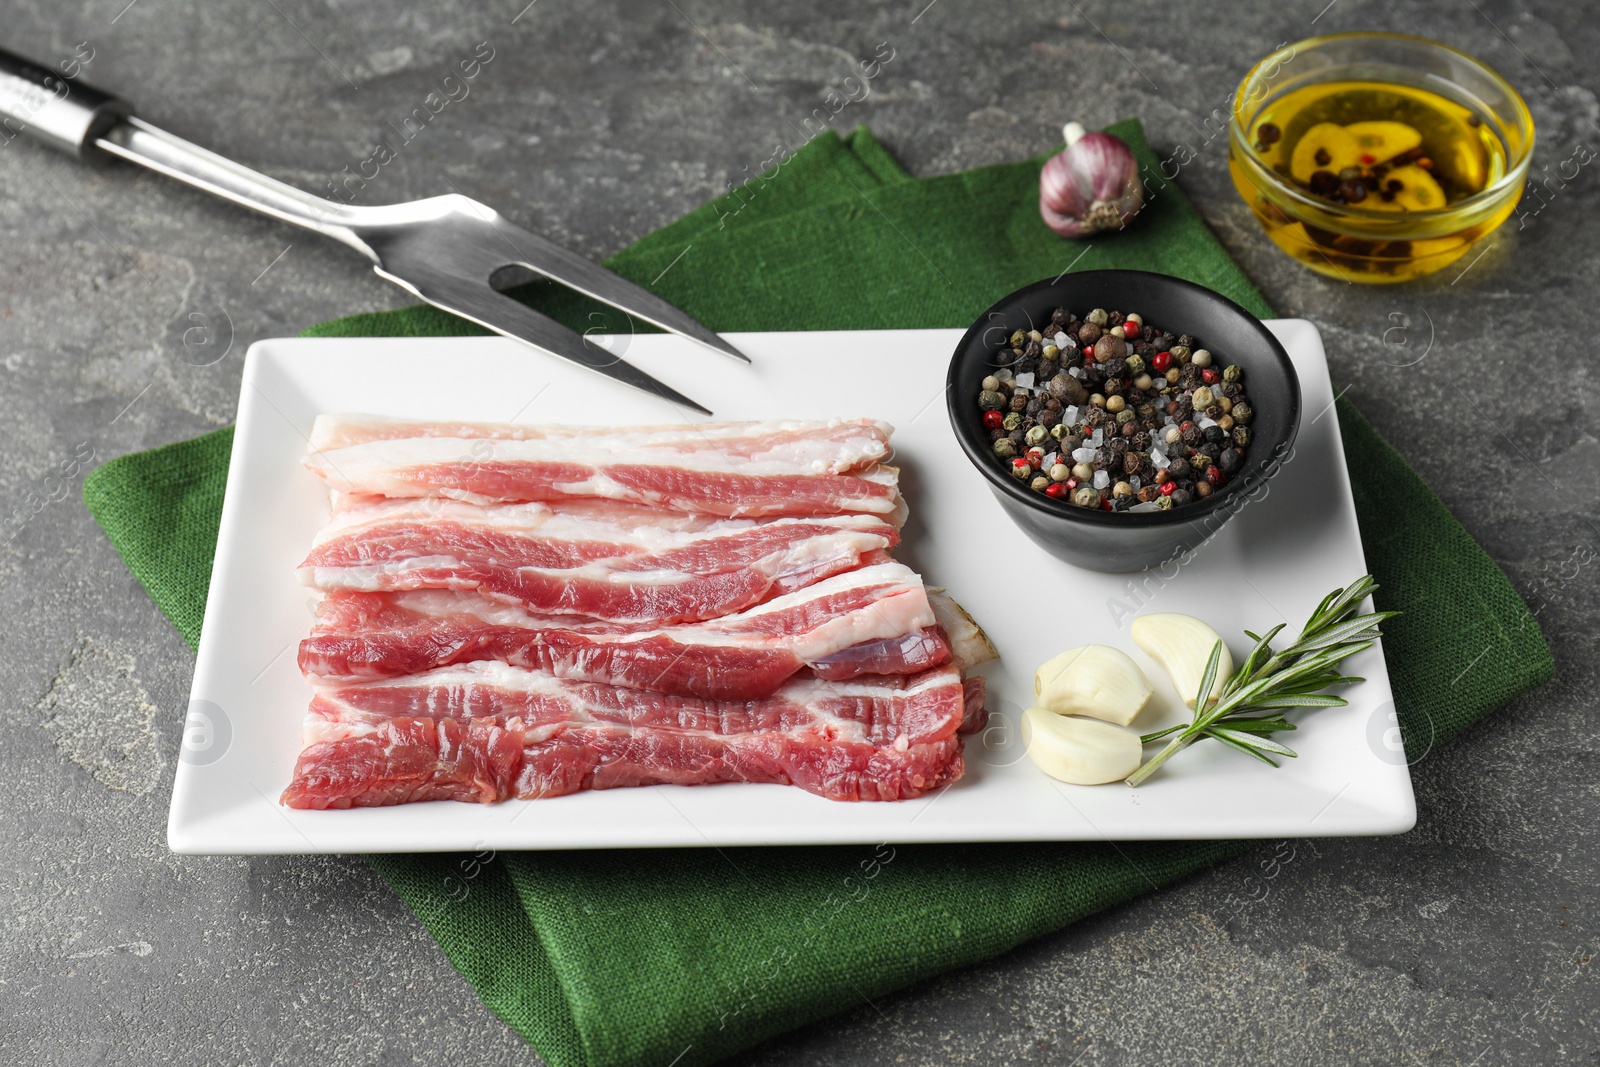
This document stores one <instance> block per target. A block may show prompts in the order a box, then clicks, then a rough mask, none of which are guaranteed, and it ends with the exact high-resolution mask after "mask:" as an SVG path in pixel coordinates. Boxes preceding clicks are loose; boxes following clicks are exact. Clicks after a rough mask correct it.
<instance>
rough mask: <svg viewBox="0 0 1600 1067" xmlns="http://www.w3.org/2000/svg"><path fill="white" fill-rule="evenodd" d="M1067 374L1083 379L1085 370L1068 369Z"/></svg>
mask: <svg viewBox="0 0 1600 1067" xmlns="http://www.w3.org/2000/svg"><path fill="white" fill-rule="evenodd" d="M1067 373H1068V374H1070V375H1072V376H1073V377H1074V378H1082V377H1083V368H1082V367H1068V368H1067Z"/></svg>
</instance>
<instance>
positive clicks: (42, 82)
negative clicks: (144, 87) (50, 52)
mask: <svg viewBox="0 0 1600 1067" xmlns="http://www.w3.org/2000/svg"><path fill="white" fill-rule="evenodd" d="M128 113H129V108H128V105H127V104H126V103H124V102H123V101H121V100H119V99H117V98H116V97H114V96H112V95H111V94H110V93H103V92H101V91H100V90H99V89H96V88H94V87H93V86H89V85H85V84H84V83H83V82H80V81H78V80H76V79H73V78H68V77H65V76H64V75H62V74H60V73H58V72H56V71H54V70H51V69H50V68H49V67H41V66H40V65H39V64H37V63H35V62H33V61H32V60H29V59H24V58H23V57H22V56H19V55H16V54H15V53H12V52H7V51H6V50H5V49H3V48H0V142H5V141H10V140H11V139H12V138H13V137H15V136H16V135H17V134H19V133H26V134H29V135H30V136H32V137H35V138H37V139H38V140H40V141H43V142H44V143H45V144H48V145H50V146H52V147H54V148H58V149H60V150H61V151H63V152H66V153H68V154H69V155H74V156H77V157H78V158H80V159H87V158H91V157H92V156H93V155H94V154H95V152H96V151H97V150H96V148H95V144H94V142H95V139H96V138H98V137H99V136H100V135H101V134H103V133H105V131H106V130H107V129H108V128H110V127H111V126H113V125H115V124H116V123H117V122H118V121H119V120H120V119H122V118H123V117H125V116H126V115H127V114H128Z"/></svg>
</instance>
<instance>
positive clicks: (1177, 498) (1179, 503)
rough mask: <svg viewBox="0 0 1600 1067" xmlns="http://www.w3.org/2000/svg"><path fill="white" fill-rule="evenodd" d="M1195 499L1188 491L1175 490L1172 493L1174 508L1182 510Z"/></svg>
mask: <svg viewBox="0 0 1600 1067" xmlns="http://www.w3.org/2000/svg"><path fill="white" fill-rule="evenodd" d="M1193 499H1194V494H1193V493H1191V492H1190V491H1189V490H1187V489H1174V490H1173V491H1172V506H1173V507H1175V508H1181V507H1183V506H1184V505H1185V504H1187V503H1189V501H1191V500H1193Z"/></svg>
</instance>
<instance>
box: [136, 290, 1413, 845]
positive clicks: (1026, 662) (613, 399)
mask: <svg viewBox="0 0 1600 1067" xmlns="http://www.w3.org/2000/svg"><path fill="white" fill-rule="evenodd" d="M1269 325H1270V326H1271V328H1272V330H1273V332H1275V333H1276V334H1277V335H1278V336H1279V337H1280V338H1281V339H1282V340H1283V342H1284V344H1285V346H1286V347H1287V348H1288V350H1289V353H1290V355H1291V356H1292V357H1293V359H1294V363H1295V367H1296V369H1297V370H1298V371H1299V373H1300V382H1301V386H1302V388H1303V389H1304V394H1305V395H1304V397H1303V405H1302V408H1303V413H1304V414H1303V419H1302V425H1301V428H1300V436H1299V441H1298V443H1297V444H1296V448H1295V453H1294V455H1293V457H1292V458H1291V459H1290V461H1289V462H1288V463H1287V464H1286V465H1285V467H1284V468H1283V470H1282V471H1281V472H1280V473H1279V474H1278V475H1277V476H1276V477H1275V478H1274V480H1273V481H1272V482H1271V483H1270V486H1271V488H1270V492H1268V493H1267V495H1266V496H1265V497H1264V498H1263V499H1261V500H1259V501H1257V502H1255V503H1252V504H1250V505H1249V506H1248V507H1246V508H1245V509H1244V510H1243V511H1242V512H1241V513H1240V514H1239V515H1238V517H1237V518H1235V519H1234V520H1233V521H1232V522H1230V523H1229V524H1228V525H1227V526H1226V527H1224V529H1223V530H1222V532H1221V533H1220V534H1219V535H1217V536H1216V537H1215V538H1213V539H1212V541H1211V542H1210V543H1209V544H1207V545H1206V546H1205V547H1204V548H1202V549H1201V550H1200V551H1199V552H1198V553H1197V554H1196V556H1195V557H1194V558H1193V559H1192V560H1191V561H1190V562H1188V563H1187V564H1185V565H1183V566H1181V567H1172V568H1169V569H1168V570H1166V571H1164V572H1163V571H1154V572H1150V573H1146V574H1144V575H1106V574H1096V573H1092V572H1089V571H1082V570H1078V569H1076V568H1074V567H1072V566H1069V565H1068V564H1066V563H1062V562H1060V561H1058V560H1056V559H1053V558H1052V557H1050V556H1048V555H1046V554H1045V553H1044V552H1043V551H1042V550H1040V549H1039V548H1036V547H1035V546H1034V545H1033V544H1032V543H1031V542H1030V541H1028V540H1027V538H1025V537H1024V536H1023V535H1022V533H1021V532H1019V531H1018V530H1017V528H1016V527H1015V526H1013V525H1012V524H1011V522H1010V521H1009V520H1008V519H1007V518H1006V517H1005V515H1004V514H1003V513H1002V512H1001V510H1000V506H999V504H998V503H996V502H995V500H994V499H993V497H992V496H991V495H990V493H989V489H988V486H987V485H986V484H985V483H984V481H983V479H982V478H981V477H980V476H979V475H978V473H977V472H976V471H974V470H973V469H972V467H971V465H970V464H969V463H968V462H967V460H966V458H965V457H964V456H963V455H962V453H961V451H960V449H959V447H958V446H957V444H956V442H955V438H954V436H953V435H952V434H951V432H950V428H949V424H948V420H947V417H946V414H945V404H944V378H945V370H946V365H947V363H948V361H949V356H950V353H951V352H952V351H954V349H955V345H956V342H957V340H958V339H959V338H960V336H961V332H960V331H958V330H907V331H880V332H839V333H753V334H743V335H737V334H736V335H732V336H731V337H730V340H732V341H733V342H734V343H735V344H737V345H738V346H739V347H740V348H741V349H742V350H743V351H745V352H747V353H749V355H750V356H751V358H752V359H753V360H754V361H755V362H754V365H753V366H751V367H743V366H739V365H737V364H735V363H733V362H732V361H730V360H728V359H727V358H726V357H724V356H719V355H717V354H715V353H713V352H710V351H707V350H705V349H703V348H700V347H699V346H696V345H694V344H691V343H689V342H686V341H682V340H679V339H678V338H675V337H671V336H665V335H649V336H640V337H633V338H614V339H612V340H611V343H612V344H613V345H615V346H617V347H618V348H619V349H620V348H623V347H625V349H626V356H627V359H628V360H629V361H631V362H634V363H636V364H637V365H638V366H640V367H642V368H643V369H644V370H646V371H648V372H650V373H652V374H654V375H656V376H657V377H659V378H661V379H662V380H663V381H667V382H670V383H672V384H674V385H676V386H677V387H679V388H681V389H682V390H683V391H684V392H686V393H688V394H689V395H690V396H693V397H694V398H695V399H696V400H699V401H700V402H701V403H703V404H706V405H707V406H709V407H710V408H712V409H713V410H714V411H715V412H716V413H717V416H718V417H719V418H725V419H736V418H737V419H745V418H780V417H786V418H827V417H833V416H870V417H873V418H878V419H886V420H888V421H889V422H891V423H893V424H894V426H895V433H894V437H893V439H892V444H893V445H894V449H895V458H894V461H895V462H896V463H897V464H899V465H900V466H901V468H902V470H903V472H904V473H903V481H902V485H903V487H904V490H905V495H906V499H907V501H908V502H909V504H910V507H911V519H910V521H909V523H908V524H907V526H906V529H905V543H904V545H903V547H901V548H900V549H899V550H898V551H897V553H896V555H897V556H898V558H900V559H901V560H903V561H905V562H906V563H907V564H909V565H910V566H912V567H914V568H916V569H917V570H918V571H920V572H921V573H922V574H923V575H924V576H925V577H926V579H927V581H928V583H929V584H930V585H941V586H945V587H947V588H948V589H949V590H950V592H951V593H952V594H953V595H954V596H955V598H956V599H957V600H959V601H960V602H961V603H962V604H963V605H965V606H966V607H967V609H968V610H969V611H970V612H971V613H972V614H973V616H974V617H975V618H976V619H977V620H978V622H979V623H980V624H982V625H983V627H984V628H985V629H986V630H987V631H988V633H989V635H990V637H991V638H993V640H994V643H995V645H996V646H997V647H998V648H999V649H1000V651H1001V653H1002V655H1003V658H1002V659H1001V660H1000V661H999V662H997V663H993V664H990V665H989V667H988V668H986V670H985V673H986V674H987V675H988V679H989V693H990V703H989V707H990V709H991V712H992V719H991V725H990V727H989V728H988V729H987V730H985V731H984V732H982V733H980V734H978V735H976V736H974V737H972V738H969V739H968V741H967V773H966V775H965V777H963V778H962V779H961V781H959V782H957V783H955V784H954V785H952V786H950V787H949V788H947V789H945V790H942V791H940V792H937V793H935V794H933V795H930V796H927V797H924V798H921V799H919V800H911V801H902V802H899V803H860V804H849V803H839V802H835V801H829V800H824V799H822V798H821V797H817V796H813V795H811V794H809V793H806V792H804V791H802V790H800V789H796V788H791V787H786V786H776V785H744V784H731V785H715V786H703V787H685V786H651V787H646V788H635V789H612V790H604V791H598V792H596V791H591V792H584V793H579V794H576V795H573V796H565V797H557V798H553V799H548V800H534V801H508V802H506V803H503V804H497V805H477V804H461V803H452V802H443V801H441V802H433V803H425V804H407V805H402V806H399V807H391V808H366V809H360V810H355V811H327V812H320V811H292V810H289V809H287V808H284V807H281V806H280V805H279V804H278V802H277V797H278V794H279V793H280V792H281V791H282V790H283V788H284V786H285V785H287V784H288V781H289V776H290V771H291V769H292V767H293V766H294V761H295V757H296V755H297V754H298V753H299V751H300V726H301V719H302V716H303V714H304V712H305V709H306V704H307V702H308V700H309V699H310V696H311V691H310V688H309V687H308V686H307V685H306V683H305V682H304V681H303V680H302V679H301V677H300V674H299V672H298V670H297V669H296V666H295V652H296V645H297V643H298V642H299V641H300V639H301V638H302V637H304V636H305V635H306V633H307V631H308V629H309V627H310V625H311V620H312V612H313V608H314V604H315V600H316V597H315V594H314V593H313V592H312V591H311V590H310V589H308V588H307V587H305V586H303V585H301V584H300V583H299V581H298V579H297V576H296V573H295V567H296V565H297V564H298V563H299V562H300V560H301V558H302V557H303V556H304V554H305V552H306V550H307V547H308V546H309V544H310V542H311V538H312V535H313V534H315V533H316V531H317V530H318V528H320V527H321V526H322V525H323V523H324V522H325V521H326V519H327V511H328V502H327V491H326V489H325V487H324V486H323V484H322V483H321V482H320V481H318V480H317V479H316V478H315V477H313V476H312V475H311V474H310V473H308V472H307V471H306V470H305V469H304V468H303V467H302V466H301V465H300V457H301V454H302V453H303V452H304V451H305V447H306V434H307V432H308V431H309V430H310V428H311V423H312V420H313V419H314V418H315V417H316V416H317V415H318V414H319V413H322V412H372V413H376V414H381V415H394V416H405V417H411V418H419V419H466V420H478V421H486V422H527V423H539V422H555V423H594V424H604V425H619V426H627V425H646V424H652V423H669V422H683V421H687V420H686V417H685V413H684V412H683V411H681V410H679V409H677V408H674V407H673V406H671V405H669V404H667V403H666V402H664V401H661V400H657V399H654V398H652V397H648V396H645V395H643V394H641V393H636V392H634V391H633V390H630V389H626V388H623V387H620V386H616V385H612V384H609V383H607V382H605V381H604V380H602V379H599V378H597V377H595V376H593V375H592V374H589V373H587V372H584V371H581V370H579V369H577V368H574V367H571V366H569V365H568V364H566V363H563V362H560V361H558V360H555V359H550V358H546V357H544V356H541V355H538V354H536V353H533V352H529V351H528V350H527V349H526V348H524V347H523V346H521V345H518V344H516V343H513V342H511V341H506V340H503V339H500V338H470V339H466V338H463V339H453V340H452V339H422V338H418V339H402V340H395V339H378V338H373V339H352V340H271V341H262V342H260V343H258V344H255V345H253V346H251V348H250V351H249V354H248V355H247V356H246V358H245V368H244V384H243V387H242V390H241V394H240V399H239V424H238V431H237V436H236V438H235V441H234V447H233V460H232V465H231V467H230V469H229V472H228V491H227V498H226V502H225V503H224V505H223V511H222V529H221V534H220V536H219V538H218V544H217V556H216V563H215V566H214V570H213V573H212V579H211V594H210V599H209V601H208V603H207V604H206V614H205V629H204V635H203V637H202V639H201V642H200V654H199V660H198V663H197V664H196V667H195V676H194V688H193V692H192V700H191V704H190V711H189V719H188V721H187V722H186V724H185V732H184V739H185V743H184V749H183V752H182V758H181V759H180V761H179V764H178V771H177V781H176V784H175V787H174V789H173V794H172V811H171V816H170V820H169V823H168V828H167V837H168V841H169V843H170V844H171V847H172V848H173V850H174V851H176V852H190V853H299V852H418V851H445V850H468V849H482V848H509V849H545V848H618V847H634V846H669V845H690V846H699V845H778V844H825V843H875V842H881V841H894V842H912V841H1023V840H1037V841H1070V840H1105V839H1111V840H1134V839H1148V838H1168V839H1171V838H1202V839H1203V838H1247V837H1257V838H1279V837H1304V836H1334V835H1351V834H1392V833H1400V832H1403V831H1405V830H1407V829H1409V828H1410V827H1411V826H1412V824H1413V823H1414V821H1415V819H1416V806H1415V802H1414V800H1413V798H1412V793H1411V779H1410V776H1409V773H1408V769H1407V767H1406V763H1405V758H1404V755H1403V754H1402V753H1401V752H1400V751H1399V749H1398V745H1397V738H1398V733H1397V731H1396V730H1395V729H1394V705H1393V702H1392V698H1391V696H1390V692H1389V682H1388V677H1387V674H1386V672H1385V670H1384V663H1383V655H1382V650H1381V649H1379V648H1373V649H1371V650H1369V651H1368V652H1365V653H1363V654H1362V655H1361V656H1359V657H1357V658H1356V659H1354V660H1352V661H1350V663H1349V665H1348V673H1352V674H1357V675H1361V676H1364V677H1365V678H1366V679H1367V681H1366V682H1364V683H1362V684H1360V685H1358V686H1355V687H1353V688H1352V689H1350V690H1348V691H1347V693H1346V695H1347V696H1348V697H1349V699H1350V706H1349V707H1347V708H1338V709H1328V710H1321V711H1314V712H1310V713H1308V714H1302V715H1301V716H1300V717H1299V718H1300V722H1301V728H1300V729H1299V730H1298V731H1296V732H1295V733H1294V734H1292V735H1289V736H1288V737H1287V738H1286V739H1287V740H1289V741H1290V742H1291V747H1293V748H1294V749H1295V750H1296V751H1298V752H1299V753H1300V754H1301V755H1300V758H1299V759H1297V760H1290V761H1287V763H1286V765H1285V766H1283V767H1281V768H1279V769H1277V770H1274V769H1272V768H1270V767H1267V766H1265V765H1264V764H1260V763H1257V762H1255V761H1253V760H1251V759H1249V758H1247V757H1245V756H1244V755H1242V754H1238V753H1235V752H1232V751H1229V750H1226V749H1224V748H1223V746H1221V745H1211V744H1201V745H1198V746H1196V747H1194V748H1192V749H1190V750H1188V751H1187V752H1185V753H1184V754H1183V755H1182V756H1180V757H1179V758H1177V759H1174V760H1173V761H1172V762H1171V763H1169V764H1168V765H1167V766H1166V767H1165V768H1163V769H1162V770H1161V771H1160V772H1159V773H1158V774H1157V775H1156V776H1154V777H1153V778H1152V779H1151V780H1150V781H1148V782H1146V783H1145V784H1144V785H1143V786H1142V787H1141V788H1139V789H1136V790H1135V789H1128V788H1127V787H1125V786H1122V785H1106V786H1095V787H1083V786H1069V785H1063V784H1062V783H1060V782H1057V781H1055V780H1054V779H1051V778H1048V777H1046V776H1045V775H1044V774H1043V773H1041V772H1040V771H1039V770H1038V769H1037V768H1035V767H1034V765H1033V764H1032V762H1031V761H1029V760H1028V758H1027V756H1026V755H1025V754H1024V753H1023V751H1022V749H1021V746H1020V744H1019V742H1018V739H1017V737H1016V732H1015V731H1016V724H1017V717H1018V715H1019V713H1020V712H1021V710H1022V709H1023V708H1024V707H1026V706H1027V704H1028V703H1029V702H1030V697H1031V694H1032V677H1033V670H1034V668H1035V667H1036V666H1037V665H1038V664H1039V663H1041V662H1043V661H1044V660H1045V659H1047V658H1049V657H1050V656H1052V655H1054V654H1055V653H1057V652H1060V651H1061V650H1062V649H1063V648H1066V647H1069V646H1072V645H1077V644H1085V643H1089V642H1101V643H1105V644H1111V645H1116V646H1118V647H1120V648H1123V649H1124V650H1126V651H1128V652H1129V653H1130V654H1132V655H1133V656H1134V658H1135V659H1137V660H1139V661H1140V663H1141V664H1142V665H1143V666H1144V667H1145V670H1146V673H1147V674H1149V676H1150V679H1151V681H1152V682H1154V683H1155V685H1156V696H1155V698H1154V699H1153V700H1152V701H1151V705H1150V706H1149V707H1148V708H1146V710H1145V711H1144V712H1143V713H1142V714H1141V715H1140V718H1139V719H1138V720H1137V722H1136V723H1135V725H1136V726H1137V727H1139V728H1140V729H1142V730H1145V731H1149V730H1152V729H1156V728H1158V727H1160V726H1163V725H1168V724H1171V723H1177V722H1183V721H1185V717H1184V716H1182V715H1181V714H1180V709H1181V705H1180V703H1179V701H1178V699H1177V695H1176V694H1175V693H1174V692H1173V691H1172V689H1171V686H1170V685H1169V684H1168V683H1167V681H1166V678H1165V674H1164V673H1163V672H1162V671H1161V670H1160V669H1159V668H1158V667H1156V666H1155V665H1154V664H1153V663H1151V662H1150V661H1149V660H1148V659H1147V658H1146V657H1145V656H1144V654H1143V653H1141V652H1140V651H1139V650H1138V649H1137V648H1136V647H1135V646H1134V645H1133V643H1132V641H1131V640H1130V639H1129V636H1128V623H1129V621H1130V619H1131V618H1132V616H1133V615H1134V614H1135V613H1136V612H1138V611H1142V610H1154V611H1183V612H1190V613H1192V614H1196V615H1199V616H1201V617H1203V618H1205V619H1207V620H1208V621H1210V622H1211V623H1212V625H1214V626H1215V627H1216V628H1217V629H1218V630H1219V631H1220V632H1221V633H1222V634H1224V635H1225V636H1226V637H1227V638H1228V639H1229V642H1230V645H1231V647H1232V648H1233V650H1234V653H1235V655H1242V654H1243V652H1244V651H1245V649H1246V647H1247V646H1246V644H1245V641H1246V639H1245V638H1244V637H1243V636H1242V632H1243V631H1244V630H1245V629H1250V630H1254V631H1256V632H1257V633H1259V632H1261V631H1263V630H1265V629H1266V628H1268V627H1270V626H1272V625H1274V624H1276V623H1279V622H1285V623H1288V624H1289V627H1290V628H1291V630H1290V632H1291V633H1293V632H1295V631H1296V629H1297V628H1298V627H1299V625H1300V624H1301V623H1302V622H1303V621H1304V619H1305V617H1306V615H1307V614H1308V613H1309V612H1310V611H1311V609H1312V608H1314V607H1315V606H1316V605H1317V603H1318V601H1319V600H1320V599H1321V598H1322V597H1323V596H1324V595H1325V594H1326V593H1327V592H1328V591H1329V590H1331V589H1333V588H1334V587H1335V586H1339V585H1343V584H1345V583H1346V582H1348V581H1350V580H1351V579H1353V578H1355V577H1357V576H1359V575H1361V574H1362V573H1364V572H1365V570H1366V565H1365V563H1364V562H1363V559H1362V553H1361V540H1360V535H1359V533H1358V531H1357V528H1356V519H1355V512H1354V507H1353V504H1352V502H1351V497H1350V485H1349V481H1348V478H1347V475H1346V471H1345V466H1344V458H1343V453H1342V451H1341V449H1340V444H1339V424H1338V420H1337V418H1336V417H1335V416H1334V414H1333V411H1332V404H1333V395H1332V390H1331V388H1330V385H1329V380H1328V367H1327V361H1326V359H1325V357H1324V355H1323V350H1322V341H1321V338H1320V337H1319V336H1318V334H1317V331H1316V329H1315V327H1313V326H1312V325H1311V324H1310V323H1308V322H1305V321H1302V320H1294V319H1290V320H1282V321H1278V322H1273V323H1270V324H1269Z"/></svg>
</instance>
